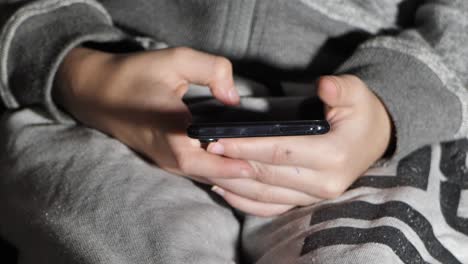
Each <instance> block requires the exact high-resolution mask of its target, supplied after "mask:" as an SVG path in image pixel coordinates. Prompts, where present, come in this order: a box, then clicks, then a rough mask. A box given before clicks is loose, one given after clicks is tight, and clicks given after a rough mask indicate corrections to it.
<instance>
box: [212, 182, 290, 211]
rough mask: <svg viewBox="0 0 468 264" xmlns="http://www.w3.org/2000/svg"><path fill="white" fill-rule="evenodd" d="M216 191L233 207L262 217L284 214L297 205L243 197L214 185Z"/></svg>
mask: <svg viewBox="0 0 468 264" xmlns="http://www.w3.org/2000/svg"><path fill="white" fill-rule="evenodd" d="M212 190H213V191H214V192H216V193H217V194H219V195H220V196H222V197H223V198H224V200H226V202H227V203H229V204H230V205H231V206H232V207H234V208H236V209H239V210H241V211H243V212H245V213H248V214H251V215H255V216H260V217H272V216H277V215H280V214H283V213H285V212H287V211H289V210H291V209H292V208H294V207H295V206H293V205H283V204H268V203H262V202H256V201H252V200H249V199H247V198H244V197H241V196H239V195H236V194H234V193H231V192H229V191H226V190H224V189H222V188H220V187H217V186H216V187H213V189H212Z"/></svg>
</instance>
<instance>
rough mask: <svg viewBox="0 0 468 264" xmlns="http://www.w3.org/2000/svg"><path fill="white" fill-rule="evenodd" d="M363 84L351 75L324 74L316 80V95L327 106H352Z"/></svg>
mask: <svg viewBox="0 0 468 264" xmlns="http://www.w3.org/2000/svg"><path fill="white" fill-rule="evenodd" d="M363 85H364V84H363V83H362V82H361V81H360V80H359V79H357V78H356V77H353V76H351V75H343V76H324V77H321V78H320V79H319V81H318V96H319V97H320V99H321V100H322V101H323V102H324V103H325V105H327V106H329V107H346V106H353V105H356V104H357V103H358V102H359V98H360V96H361V90H362V89H359V88H361V86H363Z"/></svg>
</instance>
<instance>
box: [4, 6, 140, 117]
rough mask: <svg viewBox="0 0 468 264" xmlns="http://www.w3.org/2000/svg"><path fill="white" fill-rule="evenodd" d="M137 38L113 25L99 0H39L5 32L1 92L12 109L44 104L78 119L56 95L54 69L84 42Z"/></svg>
mask: <svg viewBox="0 0 468 264" xmlns="http://www.w3.org/2000/svg"><path fill="white" fill-rule="evenodd" d="M90 41H92V42H98V43H111V42H113V43H117V42H132V39H131V38H129V37H128V36H127V35H126V34H124V33H123V32H122V31H120V30H118V29H117V28H115V27H113V25H112V21H111V18H110V17H109V15H108V14H107V12H106V11H105V10H104V8H103V7H102V6H101V5H100V4H98V3H97V2H96V1H90V0H59V1H57V0H49V1H37V2H35V3H32V4H29V5H26V6H24V7H23V8H21V9H19V10H18V11H17V12H16V13H15V14H14V15H13V16H12V17H11V18H10V20H9V21H8V22H7V24H6V25H5V26H4V28H3V32H2V35H1V36H0V47H1V49H0V80H1V83H0V95H1V99H2V101H3V103H4V104H5V106H6V107H7V108H18V107H20V106H25V105H37V104H41V105H43V106H44V107H45V108H46V109H47V110H48V112H49V113H50V114H51V115H52V117H53V118H54V119H56V120H57V121H60V122H64V123H70V122H73V120H72V119H71V118H70V117H69V116H68V115H67V114H65V113H63V112H62V111H60V110H59V108H58V107H57V106H56V105H55V104H54V102H53V100H52V94H51V92H52V86H53V82H54V77H55V73H56V72H57V69H58V67H59V65H60V63H61V62H62V60H63V59H64V57H65V56H66V54H67V53H68V52H69V51H70V50H71V49H73V48H74V47H76V46H79V45H81V44H82V43H84V42H90Z"/></svg>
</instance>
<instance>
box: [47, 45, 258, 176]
mask: <svg viewBox="0 0 468 264" xmlns="http://www.w3.org/2000/svg"><path fill="white" fill-rule="evenodd" d="M189 83H196V84H201V85H206V86H209V87H210V89H211V91H212V93H213V95H214V96H215V97H216V98H217V99H218V100H220V101H222V102H223V103H225V104H229V105H234V104H237V103H238V102H239V96H238V94H237V92H236V89H235V88H234V82H233V76H232V67H231V64H230V62H229V61H228V60H227V59H224V58H221V57H217V56H213V55H209V54H205V53H202V52H198V51H194V50H191V49H188V48H174V49H166V50H159V51H151V52H140V53H134V54H124V55H116V54H109V53H104V52H99V51H95V50H90V49H84V48H77V49H74V50H73V51H72V52H71V53H70V54H68V56H67V58H66V59H65V61H64V63H63V64H62V65H61V67H60V69H59V72H58V74H57V78H56V83H55V84H56V86H55V90H54V97H55V99H56V100H57V101H58V102H59V103H60V104H61V105H62V106H63V107H64V108H65V109H66V110H68V111H69V112H70V113H71V114H72V115H73V116H74V117H75V118H77V119H78V120H80V121H81V122H82V123H84V124H86V125H88V126H91V127H93V128H97V129H99V130H101V131H103V132H105V133H107V134H109V135H111V136H113V137H115V138H117V139H119V140H120V141H122V142H124V143H125V144H127V145H128V146H130V147H131V148H133V149H134V150H136V151H137V152H139V153H141V154H143V155H144V156H146V157H147V158H149V159H151V160H153V161H154V162H155V163H157V164H158V165H159V166H160V167H161V168H163V169H165V170H167V171H170V172H173V173H177V174H181V175H185V176H190V177H192V178H194V179H197V180H199V181H203V182H205V181H206V180H204V179H202V178H200V177H206V178H210V177H217V178H220V177H221V178H233V177H242V173H241V171H242V169H243V168H246V167H247V168H248V167H249V165H248V163H247V162H246V161H240V160H235V159H230V158H225V157H221V156H219V155H213V154H211V153H208V152H206V151H205V150H204V149H202V148H200V143H199V142H198V140H193V139H190V138H188V137H187V136H186V134H185V133H186V132H185V131H186V127H187V125H188V123H189V121H190V119H191V115H190V113H189V110H188V109H187V107H186V105H185V104H184V103H183V102H182V99H181V98H182V96H183V95H184V93H185V92H186V91H187V89H188V85H189Z"/></svg>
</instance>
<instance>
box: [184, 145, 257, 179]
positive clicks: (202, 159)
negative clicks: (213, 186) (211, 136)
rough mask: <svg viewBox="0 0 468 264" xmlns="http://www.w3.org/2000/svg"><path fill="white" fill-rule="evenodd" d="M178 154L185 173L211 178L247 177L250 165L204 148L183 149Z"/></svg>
mask: <svg viewBox="0 0 468 264" xmlns="http://www.w3.org/2000/svg"><path fill="white" fill-rule="evenodd" d="M182 152H183V154H178V155H177V156H178V158H177V159H178V163H179V167H180V169H181V171H182V173H184V174H185V175H189V176H193V177H203V178H205V179H207V180H210V179H211V178H228V179H231V178H247V177H249V172H248V171H249V170H251V168H250V165H249V164H248V163H247V162H246V161H244V160H238V159H231V158H226V157H222V156H218V155H213V154H211V153H208V152H206V151H205V150H203V149H202V148H200V147H198V148H191V150H187V149H183V150H182Z"/></svg>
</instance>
